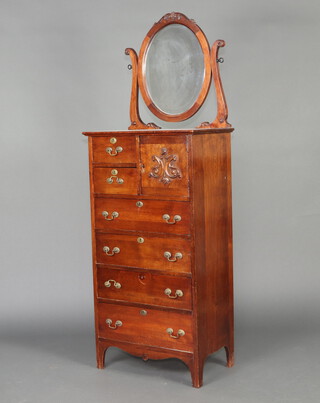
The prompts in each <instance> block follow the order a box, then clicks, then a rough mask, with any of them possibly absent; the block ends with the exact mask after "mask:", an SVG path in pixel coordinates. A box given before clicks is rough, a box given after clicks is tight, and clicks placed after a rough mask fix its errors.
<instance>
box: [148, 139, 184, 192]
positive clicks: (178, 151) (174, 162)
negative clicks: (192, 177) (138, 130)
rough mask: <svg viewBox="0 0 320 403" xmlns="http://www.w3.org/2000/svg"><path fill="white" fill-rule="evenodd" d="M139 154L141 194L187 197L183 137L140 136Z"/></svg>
mask: <svg viewBox="0 0 320 403" xmlns="http://www.w3.org/2000/svg"><path fill="white" fill-rule="evenodd" d="M140 153H141V192H142V194H143V195H158V196H161V195H163V196H178V197H182V198H184V197H188V196H189V175H188V150H187V139H186V137H185V136H178V135H176V136H143V137H142V136H141V139H140Z"/></svg>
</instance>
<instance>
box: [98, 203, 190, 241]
mask: <svg viewBox="0 0 320 403" xmlns="http://www.w3.org/2000/svg"><path fill="white" fill-rule="evenodd" d="M190 214H191V212H190V203H189V202H174V201H157V200H139V199H112V198H102V197H101V198H96V199H95V228H96V229H101V230H110V231H111V230H113V229H117V230H131V231H139V230H140V231H149V232H164V233H170V234H181V235H183V234H190Z"/></svg>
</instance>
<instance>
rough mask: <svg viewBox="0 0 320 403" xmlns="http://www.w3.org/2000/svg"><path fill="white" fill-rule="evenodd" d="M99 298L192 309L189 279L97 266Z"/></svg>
mask: <svg viewBox="0 0 320 403" xmlns="http://www.w3.org/2000/svg"><path fill="white" fill-rule="evenodd" d="M97 279H98V287H97V289H98V298H106V299H113V300H117V301H127V302H137V303H141V304H148V305H158V306H167V307H172V308H177V309H187V310H191V306H192V304H191V279H190V278H187V277H178V276H166V275H159V274H154V273H148V272H143V271H133V270H119V269H110V268H103V267H98V268H97Z"/></svg>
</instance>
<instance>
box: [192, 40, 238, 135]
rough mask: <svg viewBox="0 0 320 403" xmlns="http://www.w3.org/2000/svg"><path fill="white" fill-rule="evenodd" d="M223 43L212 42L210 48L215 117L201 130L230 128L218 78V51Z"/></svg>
mask: <svg viewBox="0 0 320 403" xmlns="http://www.w3.org/2000/svg"><path fill="white" fill-rule="evenodd" d="M225 44H226V43H225V41H224V40H222V39H218V40H217V41H215V42H214V44H213V46H212V48H211V69H212V76H213V81H214V86H215V91H216V97H217V116H216V118H215V120H214V121H213V122H212V123H209V122H203V123H201V125H200V126H198V127H201V128H205V127H215V128H224V127H231V124H230V123H228V106H227V102H226V97H225V95H224V91H223V87H222V82H221V77H220V70H219V65H218V63H219V57H218V55H219V49H220V48H223V47H224V46H225Z"/></svg>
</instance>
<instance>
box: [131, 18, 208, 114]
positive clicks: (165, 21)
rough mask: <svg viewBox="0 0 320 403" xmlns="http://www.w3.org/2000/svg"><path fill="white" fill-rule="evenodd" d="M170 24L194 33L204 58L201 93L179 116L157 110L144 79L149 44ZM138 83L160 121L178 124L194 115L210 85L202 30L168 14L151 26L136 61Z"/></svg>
mask: <svg viewBox="0 0 320 403" xmlns="http://www.w3.org/2000/svg"><path fill="white" fill-rule="evenodd" d="M171 24H179V25H183V26H185V27H187V28H188V29H189V30H190V31H192V32H193V33H194V35H195V36H196V38H197V39H198V41H199V44H200V47H201V50H202V53H203V58H204V77H203V83H202V87H201V91H200V92H199V95H198V97H197V99H196V101H195V102H194V104H193V105H192V106H191V107H190V108H189V109H188V110H186V111H184V112H183V113H180V114H174V115H172V114H168V113H166V112H164V111H162V110H161V109H159V108H158V107H157V106H156V105H155V104H154V103H153V101H152V99H151V97H150V94H149V92H148V88H147V85H146V77H145V59H146V55H147V53H148V49H149V46H150V43H151V41H152V39H153V38H154V36H155V35H156V34H157V33H158V32H159V31H160V30H162V29H163V28H165V27H167V26H168V25H171ZM138 83H139V88H140V90H141V95H142V97H143V99H144V101H145V103H146V105H147V107H148V108H149V109H150V110H151V112H152V113H154V114H155V115H156V116H157V117H158V118H160V119H162V120H166V121H168V122H180V121H182V120H186V119H188V118H190V117H191V116H192V115H194V114H195V113H196V112H197V111H198V110H199V108H201V106H202V104H203V102H204V100H205V99H206V97H207V94H208V91H209V87H210V83H211V63H210V48H209V43H208V40H207V38H206V36H205V34H204V33H203V32H202V30H201V29H200V28H199V27H198V25H197V24H196V23H195V22H194V21H193V20H190V19H189V18H188V17H186V16H185V15H184V14H181V13H170V14H166V15H164V16H163V17H162V18H161V19H160V20H159V21H158V22H157V23H156V24H154V25H153V26H152V28H151V29H150V31H149V32H148V33H147V35H146V37H145V38H144V41H143V42H142V45H141V48H140V53H139V59H138Z"/></svg>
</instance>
